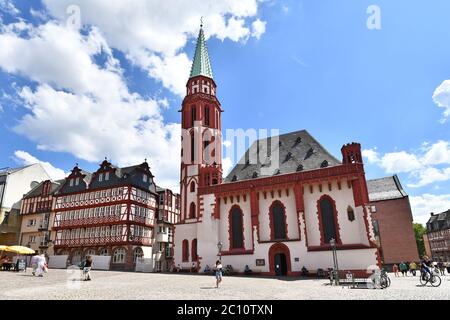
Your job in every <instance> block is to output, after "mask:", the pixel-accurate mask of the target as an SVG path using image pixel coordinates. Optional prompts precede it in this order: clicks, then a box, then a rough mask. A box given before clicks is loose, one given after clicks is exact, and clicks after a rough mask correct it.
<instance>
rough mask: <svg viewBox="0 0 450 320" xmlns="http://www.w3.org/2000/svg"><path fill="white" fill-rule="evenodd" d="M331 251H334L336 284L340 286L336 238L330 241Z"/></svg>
mask: <svg viewBox="0 0 450 320" xmlns="http://www.w3.org/2000/svg"><path fill="white" fill-rule="evenodd" d="M330 245H331V249H332V250H333V265H334V270H333V272H334V283H335V284H336V285H337V286H338V285H339V266H338V259H337V251H336V240H335V239H334V238H331V239H330Z"/></svg>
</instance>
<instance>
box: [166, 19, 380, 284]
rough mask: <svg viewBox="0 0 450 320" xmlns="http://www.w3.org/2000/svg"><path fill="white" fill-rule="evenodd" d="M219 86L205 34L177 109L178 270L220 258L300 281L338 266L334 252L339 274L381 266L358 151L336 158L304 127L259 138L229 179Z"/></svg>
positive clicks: (348, 148)
mask: <svg viewBox="0 0 450 320" xmlns="http://www.w3.org/2000/svg"><path fill="white" fill-rule="evenodd" d="M216 89H217V86H216V83H215V81H214V78H213V73H212V67H211V62H210V59H209V55H208V50H207V47H206V40H205V35H204V31H203V27H201V28H200V33H199V37H198V40H197V46H196V51H195V56H194V61H193V65H192V69H191V74H190V77H189V80H188V82H187V91H186V97H185V98H184V100H183V103H182V109H181V111H180V112H181V114H182V129H183V130H182V131H183V135H182V150H181V157H182V160H181V174H180V189H181V217H180V221H179V223H177V224H176V226H175V235H174V263H175V265H176V266H179V267H180V268H182V269H190V268H191V267H192V266H193V265H195V266H197V270H198V272H202V271H203V270H204V268H205V267H206V266H207V265H208V266H209V267H213V266H214V265H215V262H216V260H218V259H220V260H221V261H222V264H223V265H224V266H228V265H230V266H232V268H233V270H234V271H236V272H238V273H243V272H244V269H245V267H246V266H248V267H249V268H250V269H252V270H253V271H254V272H257V273H259V274H263V275H277V276H284V275H286V276H297V275H300V274H301V270H302V268H306V269H308V270H309V271H310V273H315V272H317V270H318V269H323V270H327V269H329V268H333V266H334V263H333V248H334V249H336V252H337V260H338V267H339V270H350V271H352V272H354V273H355V274H360V275H367V271H368V270H374V269H378V268H380V267H381V258H380V254H379V250H378V247H377V245H376V242H375V235H374V232H373V226H372V219H371V211H370V206H369V197H368V191H367V183H366V178H365V173H364V165H363V161H362V155H361V145H360V144H358V143H350V144H346V145H344V146H343V147H342V149H341V150H342V155H341V156H340V158H339V159H338V158H336V157H334V156H333V155H332V154H330V153H329V152H328V151H327V150H326V149H325V148H324V147H323V146H322V145H321V144H320V143H319V142H318V141H317V140H316V139H314V137H313V136H311V135H310V134H309V133H308V131H306V130H301V131H297V132H292V133H287V134H283V135H280V136H276V137H269V138H266V139H260V140H258V141H255V142H254V143H253V144H252V145H251V146H250V148H249V149H248V150H247V151H246V153H245V154H244V156H243V158H242V159H241V160H240V161H239V162H238V164H237V165H236V166H235V167H234V168H233V169H232V170H231V172H230V174H229V175H228V176H227V177H226V178H223V177H222V174H223V170H222V160H221V157H222V152H221V149H222V136H221V130H222V124H221V115H222V112H223V111H224V110H223V109H222V106H221V104H220V102H219V100H218V99H217V96H216ZM255 159H256V161H255ZM261 159H262V160H261ZM273 168H275V169H273Z"/></svg>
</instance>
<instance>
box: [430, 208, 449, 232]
mask: <svg viewBox="0 0 450 320" xmlns="http://www.w3.org/2000/svg"><path fill="white" fill-rule="evenodd" d="M448 228H450V209H448V210H447V211H445V212H442V213H439V214H433V213H432V214H431V217H430V219H429V220H428V222H427V230H428V231H438V230H443V229H448Z"/></svg>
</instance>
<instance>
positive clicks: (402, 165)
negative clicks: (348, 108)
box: [362, 140, 450, 188]
mask: <svg viewBox="0 0 450 320" xmlns="http://www.w3.org/2000/svg"><path fill="white" fill-rule="evenodd" d="M362 154H363V157H365V158H366V159H367V160H368V162H369V163H370V164H375V165H377V166H379V167H380V168H382V169H383V170H384V171H385V172H386V173H389V174H394V173H409V177H410V178H411V179H413V180H414V181H411V182H409V183H408V186H409V187H413V188H418V187H423V186H426V185H429V184H432V183H435V182H442V181H447V180H450V143H449V142H448V141H442V140H440V141H438V142H436V143H434V144H430V143H423V144H422V146H421V147H420V148H419V150H418V151H416V152H414V153H411V152H406V151H399V152H391V153H385V154H384V155H380V154H379V153H378V151H377V150H376V148H374V149H366V150H363V152H362Z"/></svg>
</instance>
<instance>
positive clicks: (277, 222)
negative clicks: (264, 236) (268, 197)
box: [270, 201, 287, 240]
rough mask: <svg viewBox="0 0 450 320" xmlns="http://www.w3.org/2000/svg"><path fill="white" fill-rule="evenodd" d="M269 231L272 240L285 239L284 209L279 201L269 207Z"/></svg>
mask: <svg viewBox="0 0 450 320" xmlns="http://www.w3.org/2000/svg"><path fill="white" fill-rule="evenodd" d="M270 229H271V230H270V235H271V238H272V240H285V239H287V224H286V208H285V206H284V205H283V203H281V202H280V201H275V202H274V203H273V204H272V205H271V206H270Z"/></svg>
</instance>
